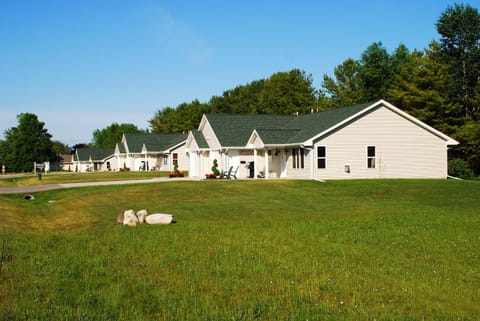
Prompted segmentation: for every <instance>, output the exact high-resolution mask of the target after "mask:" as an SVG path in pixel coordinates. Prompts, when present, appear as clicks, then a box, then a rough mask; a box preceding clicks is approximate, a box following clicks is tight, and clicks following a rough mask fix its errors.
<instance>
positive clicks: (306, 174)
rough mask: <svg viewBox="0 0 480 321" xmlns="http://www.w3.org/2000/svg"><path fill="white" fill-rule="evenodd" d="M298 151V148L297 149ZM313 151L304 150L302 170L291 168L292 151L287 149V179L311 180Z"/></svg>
mask: <svg viewBox="0 0 480 321" xmlns="http://www.w3.org/2000/svg"><path fill="white" fill-rule="evenodd" d="M297 150H299V148H297ZM312 153H313V151H311V150H310V151H308V150H305V159H304V168H293V157H292V149H291V148H289V149H288V156H287V168H286V171H287V176H286V177H287V178H293V179H311V178H312V155H313V154H312Z"/></svg>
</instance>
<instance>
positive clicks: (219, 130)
mask: <svg viewBox="0 0 480 321" xmlns="http://www.w3.org/2000/svg"><path fill="white" fill-rule="evenodd" d="M206 117H207V119H208V122H209V123H210V125H211V126H212V127H213V130H214V131H215V134H216V135H217V138H218V140H219V141H220V145H222V146H223V147H244V146H245V145H246V144H247V142H248V139H249V138H250V135H251V134H252V131H253V130H254V129H270V130H274V129H281V128H283V127H285V126H286V125H287V124H288V123H289V122H290V121H292V120H293V119H294V118H295V117H296V116H293V115H263V114H262V115H258V114H252V115H240V114H208V115H206Z"/></svg>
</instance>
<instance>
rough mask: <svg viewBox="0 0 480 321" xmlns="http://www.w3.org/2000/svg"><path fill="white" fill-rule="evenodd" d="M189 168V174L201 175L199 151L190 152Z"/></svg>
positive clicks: (193, 175)
mask: <svg viewBox="0 0 480 321" xmlns="http://www.w3.org/2000/svg"><path fill="white" fill-rule="evenodd" d="M189 161H190V164H189V170H188V176H191V177H199V176H200V157H199V155H198V153H197V152H190V154H189Z"/></svg>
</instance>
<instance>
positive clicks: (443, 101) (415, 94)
mask: <svg viewBox="0 0 480 321" xmlns="http://www.w3.org/2000/svg"><path fill="white" fill-rule="evenodd" d="M440 56H441V52H440V46H439V44H438V43H437V42H434V41H433V42H432V43H431V44H430V46H429V48H428V49H425V50H424V51H423V52H421V51H414V52H412V54H411V55H410V56H409V58H408V59H407V60H406V61H405V62H404V63H403V65H402V66H401V67H399V68H398V71H397V73H396V75H395V78H394V81H393V83H392V86H391V87H390V89H389V92H388V96H390V97H391V99H390V100H391V102H392V103H393V104H395V105H397V106H400V107H401V108H402V109H404V110H405V111H407V112H409V113H410V114H412V115H413V116H415V117H416V118H418V119H420V120H422V121H424V122H426V123H427V124H429V125H431V126H433V127H435V128H437V129H439V130H441V131H443V132H445V133H447V134H449V135H452V134H454V133H455V131H456V130H457V128H458V126H460V125H461V124H462V122H463V119H462V118H459V117H458V116H457V115H458V110H459V109H461V107H460V105H458V104H455V103H454V102H452V101H451V100H450V99H449V97H448V95H447V87H448V85H449V78H448V70H447V67H446V66H445V65H444V64H443V63H442V61H441V58H440Z"/></svg>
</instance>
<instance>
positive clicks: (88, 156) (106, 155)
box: [71, 148, 114, 173]
mask: <svg viewBox="0 0 480 321" xmlns="http://www.w3.org/2000/svg"><path fill="white" fill-rule="evenodd" d="M113 152H114V149H113V148H77V149H76V150H75V154H73V156H72V169H71V170H72V171H75V172H81V173H84V172H97V171H108V170H111V168H112V157H113Z"/></svg>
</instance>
